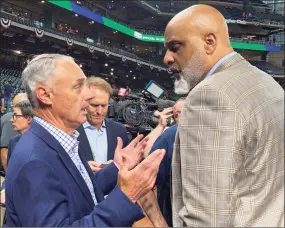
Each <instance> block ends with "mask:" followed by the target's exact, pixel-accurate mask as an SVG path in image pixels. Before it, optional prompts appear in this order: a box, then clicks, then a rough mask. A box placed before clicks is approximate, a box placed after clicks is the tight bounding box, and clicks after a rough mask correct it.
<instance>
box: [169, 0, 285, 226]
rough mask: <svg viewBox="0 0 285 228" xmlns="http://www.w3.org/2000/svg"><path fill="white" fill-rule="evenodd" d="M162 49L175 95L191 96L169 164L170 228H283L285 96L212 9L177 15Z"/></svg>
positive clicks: (202, 7)
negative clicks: (238, 50) (244, 54)
mask: <svg viewBox="0 0 285 228" xmlns="http://www.w3.org/2000/svg"><path fill="white" fill-rule="evenodd" d="M165 46H166V47H167V52H166V55H165V57H164V62H165V64H168V65H169V66H171V67H172V69H173V71H174V72H177V73H176V74H174V76H175V78H176V81H175V91H176V92H177V93H188V97H187V99H186V101H185V106H184V108H183V110H182V114H181V118H180V122H179V127H178V132H177V136H176V141H175V149H174V154H173V161H172V197H173V199H172V209H173V225H174V226H210V227H214V226H219V227H234V226H248V227H251V226H259V227H262V226H263V227H269V226H274V227H277V226H284V90H283V89H282V88H281V87H280V85H279V84H278V83H277V82H275V80H274V79H273V78H272V77H271V76H270V75H268V74H266V73H265V72H263V71H261V70H259V69H257V68H256V67H254V66H252V65H251V64H250V63H248V62H247V61H246V60H245V59H244V58H243V57H242V56H241V55H239V54H238V53H236V52H235V51H234V50H233V49H232V47H231V45H230V40H229V34H228V28H227V24H226V22H225V19H224V17H223V16H222V15H221V13H220V12H219V11H217V10H216V9H214V8H212V7H210V6H206V5H195V6H192V7H190V8H187V9H186V10H184V11H182V12H180V13H178V14H177V15H176V16H175V17H174V18H173V19H172V20H171V21H170V22H169V24H168V25H167V27H166V31H165ZM189 91H190V92H189Z"/></svg>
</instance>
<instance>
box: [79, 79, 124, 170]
mask: <svg viewBox="0 0 285 228" xmlns="http://www.w3.org/2000/svg"><path fill="white" fill-rule="evenodd" d="M86 83H87V87H88V88H89V89H90V91H91V93H92V96H93V98H92V99H91V100H89V104H90V106H88V107H87V121H86V122H85V123H83V124H82V125H81V126H80V127H79V128H78V132H79V133H80V136H79V138H78V139H79V142H80V146H81V149H82V150H81V152H82V153H84V155H85V157H86V159H87V161H88V163H89V165H90V167H91V169H92V170H93V171H98V170H100V167H99V166H100V165H101V164H102V163H106V162H107V161H110V160H113V159H114V151H115V148H116V145H117V137H120V138H121V139H122V140H123V146H124V147H125V146H127V145H128V135H127V129H126V127H125V126H124V125H122V124H120V123H117V122H115V121H113V120H110V119H107V118H106V115H107V112H108V104H109V100H110V97H111V96H112V93H113V91H112V87H111V85H110V84H109V83H108V82H106V81H105V80H104V79H102V78H98V77H88V79H87V81H86Z"/></svg>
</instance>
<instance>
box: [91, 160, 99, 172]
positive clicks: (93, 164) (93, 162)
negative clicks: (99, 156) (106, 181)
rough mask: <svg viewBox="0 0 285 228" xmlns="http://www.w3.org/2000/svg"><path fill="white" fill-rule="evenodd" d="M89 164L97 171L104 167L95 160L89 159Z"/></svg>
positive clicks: (93, 170)
mask: <svg viewBox="0 0 285 228" xmlns="http://www.w3.org/2000/svg"><path fill="white" fill-rule="evenodd" d="M88 164H89V166H90V168H91V170H92V172H97V171H99V170H101V169H102V168H101V167H100V165H101V164H100V163H98V162H95V161H88Z"/></svg>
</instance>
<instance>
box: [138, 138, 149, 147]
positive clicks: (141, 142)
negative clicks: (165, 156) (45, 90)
mask: <svg viewBox="0 0 285 228" xmlns="http://www.w3.org/2000/svg"><path fill="white" fill-rule="evenodd" d="M148 140H149V137H148V136H146V137H144V138H143V139H142V140H141V141H140V142H139V143H138V145H137V147H138V148H139V147H142V146H143V145H147V141H148Z"/></svg>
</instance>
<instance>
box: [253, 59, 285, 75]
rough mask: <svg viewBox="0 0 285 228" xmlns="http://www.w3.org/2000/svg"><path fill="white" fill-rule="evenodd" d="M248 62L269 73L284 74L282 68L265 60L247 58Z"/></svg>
mask: <svg viewBox="0 0 285 228" xmlns="http://www.w3.org/2000/svg"><path fill="white" fill-rule="evenodd" d="M249 62H250V63H251V64H252V65H254V66H256V67H257V68H259V69H260V70H263V71H264V72H266V73H268V74H270V75H284V70H283V69H282V68H279V67H277V66H275V65H273V64H272V63H269V62H267V61H256V60H249Z"/></svg>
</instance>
